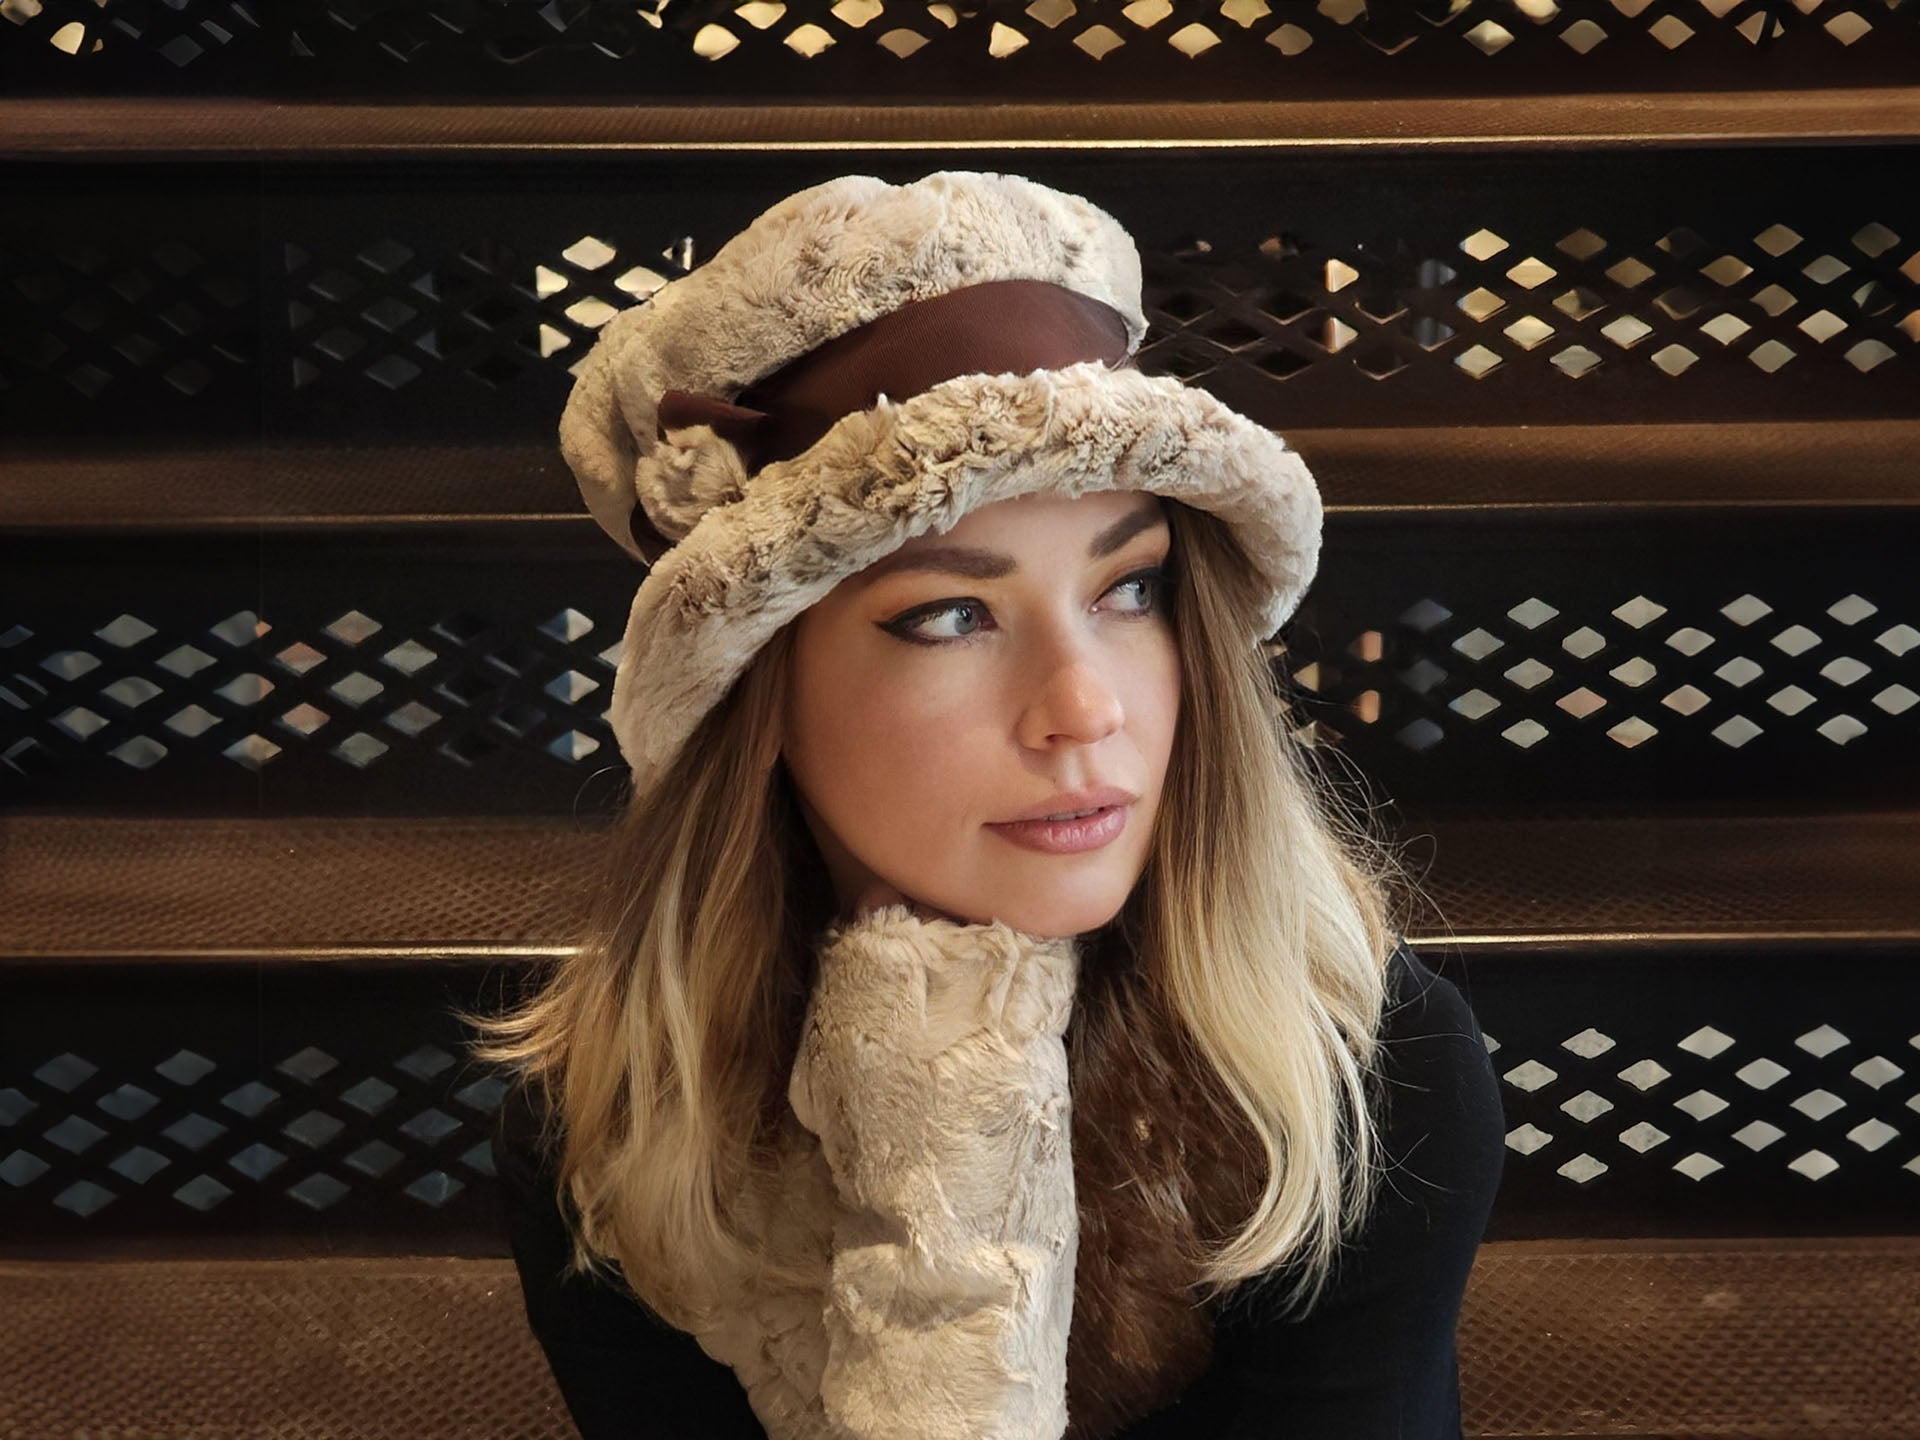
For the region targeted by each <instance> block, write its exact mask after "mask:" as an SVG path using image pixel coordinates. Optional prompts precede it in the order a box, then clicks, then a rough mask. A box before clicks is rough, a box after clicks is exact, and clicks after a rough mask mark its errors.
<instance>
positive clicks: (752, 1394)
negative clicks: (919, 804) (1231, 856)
mask: <svg viewBox="0 0 1920 1440" xmlns="http://www.w3.org/2000/svg"><path fill="white" fill-rule="evenodd" d="M818 960H819V969H818V972H817V980H816V983H815V986H814V990H813V994H812V996H811V998H810V1000H809V1003H808V1009H807V1017H806V1021H805V1025H804V1028H803V1032H802V1039H801V1042H800V1047H799V1050H798V1052H797V1054H796V1057H795V1063H794V1068H793V1073H792V1076H791V1080H790V1083H789V1087H788V1095H789V1099H790V1102H791V1107H792V1108H791V1113H790V1114H789V1115H788V1116H787V1124H786V1128H785V1130H784V1131H783V1133H782V1137H781V1138H782V1144H783V1146H784V1149H783V1157H784V1159H783V1164H784V1169H783V1170H782V1171H781V1172H780V1175H779V1178H778V1180H777V1182H776V1184H775V1185H774V1187H773V1189H772V1190H771V1191H770V1192H769V1193H761V1194H755V1195H752V1196H749V1197H746V1199H745V1202H744V1208H743V1210H742V1211H741V1214H742V1216H743V1217H744V1218H746V1220H747V1223H748V1224H749V1225H750V1226H752V1227H753V1229H754V1231H755V1233H757V1234H758V1235H759V1236H761V1237H762V1239H761V1243H762V1244H764V1245H766V1246H768V1247H770V1248H774V1249H777V1250H778V1251H779V1253H780V1254H781V1256H782V1257H783V1258H787V1259H790V1260H799V1261H800V1262H801V1263H802V1264H803V1265H804V1266H805V1267H806V1273H807V1274H808V1275H809V1276H810V1279H809V1280H808V1282H807V1283H805V1284H804V1285H801V1286H798V1287H796V1288H790V1289H779V1288H776V1287H774V1286H772V1285H771V1284H762V1285H761V1286H760V1287H759V1288H758V1289H757V1290H755V1291H753V1292H752V1293H748V1294H744V1295H742V1296H741V1297H740V1298H739V1300H738V1303H737V1304H736V1305H735V1306H734V1307H733V1308H732V1309H731V1310H730V1311H729V1312H728V1313H727V1314H726V1315H725V1316H724V1318H723V1319H722V1320H721V1322H720V1323H718V1324H716V1325H715V1326H714V1327H712V1328H711V1329H709V1330H707V1331H705V1332H703V1333H701V1334H700V1335H699V1337H698V1338H699V1342H700V1344H701V1346H702V1348H703V1349H705V1350H706V1352H707V1353H708V1354H710V1355H712V1356H713V1357H714V1358H716V1359H718V1360H721V1361H723V1362H725V1363H727V1364H729V1365H731V1366H732V1367H733V1369H734V1371H735V1373H736V1374H737V1375H738V1376H739V1377H740V1380H741V1383H742V1385H743V1386H744V1387H745V1388H746V1391H747V1395H748V1398H749V1401H750V1403H751V1404H752V1406H753V1408H754V1411H755V1414H756V1415H757V1416H758V1417H759V1419H760V1421H761V1423H762V1425H763V1426H764V1427H765V1428H766V1431H767V1433H768V1435H769V1436H770V1437H772V1440H829V1437H832V1440H845V1437H854V1436H858V1437H871V1440H894V1437H907V1436H912V1437H916V1440H939V1437H955V1440H959V1437H967V1440H995V1437H1014V1436H1018V1437H1022V1440H1029V1437H1035V1440H1037V1437H1045V1440H1056V1437H1062V1436H1065V1437H1069V1440H1104V1437H1107V1436H1109V1435H1112V1434H1113V1433H1114V1432H1115V1431H1117V1430H1118V1429H1120V1428H1121V1427H1122V1426H1123V1425H1125V1424H1128V1423H1130V1422H1131V1421H1133V1420H1134V1419H1136V1418H1138V1417H1139V1416H1141V1415H1144V1414H1146V1413H1148V1412H1149V1411H1151V1410H1154V1409H1158V1408H1160V1407H1161V1406H1163V1405H1166V1404H1169V1403H1171V1402H1172V1401H1173V1400H1175V1399H1176V1398H1177V1397H1178V1395H1179V1394H1180V1392H1181V1391H1182V1390H1183V1389H1184V1388H1185V1387H1186V1386H1187V1385H1188V1384H1190V1383H1191V1381H1192V1380H1193V1378H1194V1377H1195V1376H1196V1375H1197V1374H1198V1373H1199V1372H1200V1371H1201V1370H1202V1369H1204V1368H1205V1366H1206V1365H1207V1363H1208V1361H1209V1360H1210V1358H1211V1355H1212V1338H1213V1319H1212V1315H1211V1313H1210V1312H1209V1311H1208V1310H1206V1309H1205V1308H1203V1307H1201V1306H1199V1305H1198V1304H1197V1303H1195V1302H1194V1301H1193V1300H1192V1299H1191V1298H1190V1297H1189V1296H1188V1294H1187V1293H1186V1291H1187V1286H1188V1284H1189V1283H1190V1281H1191V1279H1192V1277H1193V1274H1194V1270H1193V1263H1194V1260H1195V1258H1196V1252H1195V1249H1194V1247H1195V1244H1196V1242H1197V1241H1198V1240H1201V1239H1209V1240H1210V1239H1212V1238H1213V1236H1214V1233H1215V1231H1216V1229H1217V1228H1218V1227H1219V1226H1220V1225H1222V1224H1225V1223H1229V1222H1230V1221H1232V1220H1237V1219H1240V1218H1243V1217H1244V1213H1245V1211H1244V1209H1241V1208H1240V1207H1245V1206H1247V1204H1248V1197H1249V1196H1251V1195H1252V1194H1253V1193H1254V1189H1257V1187H1254V1189H1250V1188H1249V1186H1250V1185H1251V1184H1252V1181H1253V1180H1254V1179H1255V1173H1254V1172H1252V1171H1250V1170H1248V1169H1247V1168H1246V1165H1245V1161H1246V1151H1245V1149H1244V1148H1235V1147H1234V1146H1233V1145H1232V1144H1230V1143H1229V1142H1230V1141H1231V1140H1232V1139H1233V1132H1232V1130H1231V1127H1223V1126H1221V1125H1220V1124H1218V1123H1215V1121H1214V1119H1213V1118H1212V1117H1211V1116H1209V1117H1208V1118H1205V1119H1201V1120H1198V1122H1197V1123H1196V1120H1195V1118H1193V1117H1195V1116H1197V1115H1198V1114H1199V1112H1200V1109H1201V1107H1202V1106H1204V1104H1206V1103H1207V1101H1206V1099H1205V1096H1204V1093H1203V1091H1201V1092H1197V1091H1196V1090H1195V1088H1194V1087H1193V1086H1191V1084H1189V1083H1186V1082H1184V1081H1183V1078H1182V1076H1181V1074H1180V1073H1179V1071H1178V1070H1177V1068H1176V1067H1177V1066H1178V1064H1179V1061H1178V1060H1177V1058H1176V1052H1175V1050H1174V1049H1173V1047H1172V1046H1171V1045H1170V1044H1169V1043H1168V1041H1167V1039H1166V1035H1165V1030H1164V1025H1163V1023H1162V1022H1161V1021H1160V1020H1158V1019H1157V1018H1156V1017H1155V1016H1154V1015H1153V1014H1152V1013H1150V1012H1149V1011H1147V1010H1145V1009H1144V1008H1142V1007H1141V1006H1140V1005H1138V1004H1137V1003H1135V1002H1134V1000H1133V999H1132V998H1131V996H1132V994H1133V991H1132V988H1131V986H1130V984H1129V982H1128V980H1127V978H1126V977H1125V976H1124V975H1120V974H1115V973H1103V974H1101V975H1100V976H1097V977H1090V978H1088V979H1087V980H1086V981H1085V985H1084V989H1082V990H1081V997H1082V998H1081V1000H1080V1001H1079V1002H1076V1000H1075V992H1076V989H1080V987H1081V986H1082V983H1083V981H1082V976H1083V971H1082V969H1081V963H1082V961H1081V950H1080V947H1079V943H1078V942H1077V941H1074V940H1042V939H1040V938H1038V937H1035V936H1031V935H1027V934H1024V933H1023V932H1019V931H1016V930H1013V929H1011V928H1009V927H1008V926H1006V925H1005V924H1001V923H995V924H993V925H988V926H980V925H965V926H962V925H956V924H952V923H948V922H944V921H932V922H929V921H922V920H919V919H917V918H915V917H914V916H912V914H911V913H910V912H909V911H908V910H907V909H906V908H905V907H904V906H895V907H889V908H887V909H883V910H878V911H874V912H871V913H870V914H868V915H866V916H864V917H862V918H861V919H860V920H859V921H857V922H854V923H852V924H850V925H846V926H839V927H836V928H834V929H833V930H830V931H829V932H828V934H827V936H826V938H825V939H824V941H823V943H822V946H821V948H820V950H819V952H818ZM1069 1052H1071V1054H1072V1057H1073V1064H1074V1069H1073V1072H1072V1082H1071V1093H1070V1086H1069V1069H1068V1059H1069ZM1163 1086H1164V1087H1165V1088H1164V1089H1163V1088H1162V1087H1163ZM1154 1095H1159V1096H1161V1097H1162V1098H1161V1099H1160V1100H1157V1101H1154V1102H1153V1103H1154V1104H1155V1105H1157V1106H1159V1107H1160V1108H1159V1110H1158V1112H1157V1113H1155V1114H1152V1115H1150V1114H1149V1106H1148V1099H1147V1097H1149V1096H1154ZM1203 1197H1206V1203H1204V1204H1203V1203H1202V1198H1203ZM1236 1210H1239V1213H1238V1214H1235V1213H1231V1212H1234V1211H1236Z"/></svg>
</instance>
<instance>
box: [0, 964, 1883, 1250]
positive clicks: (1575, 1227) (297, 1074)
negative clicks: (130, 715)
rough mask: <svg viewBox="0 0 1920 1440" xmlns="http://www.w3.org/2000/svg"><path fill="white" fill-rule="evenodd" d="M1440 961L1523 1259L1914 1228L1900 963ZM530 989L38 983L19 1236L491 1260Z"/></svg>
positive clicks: (7, 1233)
mask: <svg viewBox="0 0 1920 1440" xmlns="http://www.w3.org/2000/svg"><path fill="white" fill-rule="evenodd" d="M1423 951H1424V952H1425V953H1427V954H1429V955H1431V956H1432V960H1431V962H1430V963H1433V964H1435V965H1436V967H1437V968H1439V969H1440V970H1441V973H1443V974H1446V975H1448V976H1449V977H1450V978H1453V979H1455V981H1456V983H1459V984H1460V985H1461V987H1462V989H1463V991H1464V992H1465V994H1466V995H1467V997H1468V1000H1469V1002H1470V1003H1471V1004H1472V1006H1473V1008H1474V1011H1475V1014H1476V1017H1477V1019H1478V1021H1479V1023H1480V1026H1481V1028H1482V1031H1483V1033H1484V1035H1485V1037H1486V1041H1487V1045H1488V1049H1489V1051H1490V1053H1491V1055H1492V1059H1493V1065H1494V1069H1495V1071H1496V1073H1497V1074H1498V1075H1499V1076H1500V1080H1501V1091H1500V1093H1501V1098H1502V1104H1503V1107H1504V1110H1505V1115H1506V1122H1507V1131H1506V1139H1507V1152H1506V1158H1505V1173H1504V1176H1503V1178H1502V1182H1501V1187H1500V1200H1499V1204H1498V1207H1497V1210H1496V1212H1495V1216H1494V1219H1493V1221H1492V1224H1491V1228H1490V1234H1491V1235H1492V1236H1493V1237H1494V1238H1500V1239H1506V1238H1526V1237H1532V1236H1541V1235H1568V1234H1575V1235H1607V1234H1616V1235H1619V1234H1703V1235H1724V1234H1794V1233H1799V1234H1805V1233H1825V1234H1854V1233H1862V1232H1872V1231H1875V1230H1887V1229H1898V1228H1899V1227H1900V1226H1901V1225H1902V1224H1903V1223H1905V1221H1906V1220H1907V1219H1908V1218H1910V1216H1911V1214H1912V1207H1913V1204H1914V1198H1915V1196H1916V1194H1920V1145H1917V1144H1916V1141H1917V1140H1920V1125H1916V1123H1915V1119H1914V1116H1915V1114H1916V1113H1920V1089H1917V1088H1916V1076H1917V1075H1920V983H1917V982H1916V981H1915V980H1914V978H1913V977H1912V975H1911V973H1910V970H1911V967H1910V966H1907V965H1905V964H1904V963H1903V957H1902V956H1900V955H1899V953H1898V952H1897V951H1875V950H1871V949H1859V950H1851V951H1850V950H1847V949H1844V948H1834V947H1816V946H1811V945H1799V946H1792V945H1785V944H1780V943H1774V944H1766V945H1762V944H1757V943H1756V944H1752V945H1748V946H1744V947H1742V946H1739V945H1734V944H1726V945H1721V946H1719V947H1715V948H1712V949H1702V948H1700V947H1693V948H1684V947H1681V946H1677V945H1673V944H1666V945H1650V944H1641V945H1638V946H1634V947H1631V948H1629V947H1626V946H1619V947H1609V948H1607V949H1606V950H1605V951H1604V952H1603V953H1601V954H1600V955H1599V957H1598V958H1596V959H1594V960H1593V961H1592V962H1591V963H1590V964H1589V965H1587V966H1583V967H1578V968H1576V967H1574V966H1572V965H1569V964H1566V963H1564V962H1562V961H1556V959H1555V957H1554V956H1553V954H1552V953H1551V951H1550V950H1549V949H1547V948H1545V947H1533V948H1529V947H1523V946H1512V947H1507V948H1504V949H1500V950H1494V951H1481V952H1478V953H1474V952H1469V953H1466V954H1455V953H1449V952H1448V950H1447V947H1446V946H1445V945H1444V944H1441V943H1435V944H1433V945H1431V946H1423ZM1814 973H1817V974H1819V975H1821V976H1822V977H1823V985H1822V988H1821V991H1820V994H1819V995H1818V996H1817V997H1815V998H1814V999H1808V998H1807V997H1806V995H1805V993H1804V992H1805V990H1806V982H1805V978H1804V977H1805V976H1806V975H1808V974H1814ZM516 978H524V977H523V974H522V972H520V971H518V970H517V969H516V968H514V967H507V966H502V967H498V968H496V969H492V970H485V969H483V968H482V967H472V968H471V969H464V968H462V967H431V966H426V965H415V966H411V967H409V968H407V969H388V968H379V969H372V968H363V967H354V966H348V965H345V964H341V963H339V962H334V963H331V964H311V965H298V964H286V963H282V964H263V965H258V966H254V965H241V964H228V965H225V966H204V965H203V966H191V965H175V966H169V967H167V968H165V969H159V968H156V967H154V966H151V965H149V966H145V967H137V966H134V967H108V966H79V965H74V964H71V963H69V964H66V965H63V966H58V967H56V966H28V965H22V964H15V965H13V966H12V967H10V968H9V969H8V971H7V972H6V973H5V979H4V982H0V984H3V988H0V1027H3V1028H0V1040H3V1041H4V1043H3V1044H0V1055H3V1056H4V1057H5V1059H4V1063H3V1064H0V1181H4V1182H5V1183H4V1185H3V1186H0V1237H5V1241H6V1243H9V1244H12V1245H15V1246H19V1245H29V1246H30V1245H33V1244H36V1243H42V1242H45V1241H48V1240H58V1241H64V1242H71V1243H75V1244H79V1245H83V1246H91V1247H101V1246H105V1247H107V1248H108V1249H113V1248H116V1247H118V1246H120V1245H121V1244H122V1243H123V1242H126V1241H128V1240H129V1239H130V1238H138V1237H149V1238H155V1239H158V1238H166V1239H170V1240H171V1241H173V1242H174V1243H175V1244H176V1245H178V1244H179V1243H183V1242H188V1241H192V1242H195V1243H198V1242H201V1241H204V1240H206V1239H208V1238H211V1237H220V1236H230V1235H234V1234H243V1235H251V1236H255V1237H277V1238H278V1239H279V1240H280V1241H282V1242H283V1243H289V1244H290V1243H295V1242H298V1243H300V1244H303V1245H306V1244H311V1243H314V1242H315V1241H316V1240H317V1239H320V1238H325V1239H327V1241H328V1243H331V1244H337V1245H344V1246H349V1247H353V1248H359V1249H364V1248H366V1247H367V1246H369V1245H372V1246H374V1247H375V1248H380V1249H386V1248H390V1239H391V1237H396V1236H414V1237H430V1238H429V1239H428V1244H429V1246H430V1248H433V1249H435V1250H440V1249H445V1248H453V1249H456V1250H468V1251H475V1247H478V1248H477V1252H475V1253H492V1252H493V1251H494V1250H495V1249H497V1246H498V1237H497V1236H496V1235H495V1234H494V1225H493V1217H492V1212H491V1208H490V1207H491V1205H492V1203H493V1202H492V1199H491V1195H490V1187H491V1177H492V1155H491V1151H490V1149H489V1147H488V1145H487V1143H486V1142H487V1135H488V1127H489V1126H490V1124H491V1115H492V1112H493V1108H494V1106H495V1105H496V1104H497V1102H498V1099H499V1094H500V1087H499V1084H498V1080H497V1077H495V1076H493V1075H491V1074H489V1073H487V1072H485V1071H483V1070H482V1069H481V1068H480V1067H478V1066H477V1065H474V1064H471V1063H468V1062H467V1061H466V1060H465V1058H464V1054H465V1052H464V1051H463V1050H462V1048H461V1046H462V1040H463V1038H464V1035H463V1032H462V1030H461V1029H460V1028H459V1027H458V1026H456V1025H455V1023H454V1021H453V1018H452V1015H451V1013H450V1012H451V1007H452V1006H453V1005H455V1004H456V1003H458V1004H471V1003H473V1002H474V1001H476V1000H480V1001H482V1002H483V1003H482V1008H487V1007H488V1004H490V1003H498V1001H499V999H500V998H501V997H502V995H504V994H505V993H508V992H506V991H505V989H504V988H503V987H505V986H506V985H508V984H509V983H510V982H511V981H513V980H514V979H516ZM1650 997H1657V998H1658V1004H1657V1005H1656V1004H1653V1003H1652V1002H1651V999H1650ZM1413 1163H1414V1168H1415V1169H1417V1168H1418V1158H1417V1156H1415V1157H1413ZM370 1237H388V1238H386V1239H378V1240H375V1239H372V1238H370Z"/></svg>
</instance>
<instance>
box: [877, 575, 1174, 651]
mask: <svg viewBox="0 0 1920 1440" xmlns="http://www.w3.org/2000/svg"><path fill="white" fill-rule="evenodd" d="M1166 584H1167V570H1166V567H1165V566H1164V565H1156V566H1153V567H1152V568H1150V569H1146V570H1136V571H1135V572H1134V573H1133V574H1131V575H1129V576H1127V577H1126V578H1125V579H1123V580H1119V581H1116V582H1115V583H1114V586H1113V588H1112V589H1111V590H1109V591H1108V592H1107V593H1108V594H1109V595H1111V594H1114V593H1115V592H1119V591H1128V590H1131V591H1132V592H1133V593H1134V594H1135V595H1137V596H1138V597H1139V604H1138V606H1137V608H1134V609H1129V610H1126V611H1124V612H1122V613H1124V614H1127V615H1132V616H1153V615H1157V614H1158V613H1159V612H1160V610H1161V608H1162V605H1163V601H1164V595H1165V589H1166ZM988 615H989V612H988V610H987V607H986V606H985V605H984V604H983V603H982V602H980V601H978V600H949V601H943V602H942V603H940V604H938V605H927V606H923V607H921V608H920V609H917V610H909V611H907V612H906V613H905V614H904V615H899V616H896V617H895V618H894V619H892V620H889V621H887V622H886V624H885V625H884V626H883V627H882V628H883V629H885V630H887V631H888V632H889V633H891V634H894V635H897V636H899V637H900V638H901V639H903V640H907V641H910V642H913V643H915V644H920V645H952V644H958V643H960V642H963V641H966V640H971V639H972V638H973V637H974V636H975V635H978V634H980V633H981V626H982V625H983V623H984V622H985V621H986V619H987V617H988ZM948 616H954V617H959V619H958V624H959V633H957V634H950V635H944V636H942V635H935V634H931V633H929V628H928V627H929V626H930V625H931V623H932V622H933V621H935V620H941V619H945V618H946V617H948Z"/></svg>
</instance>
